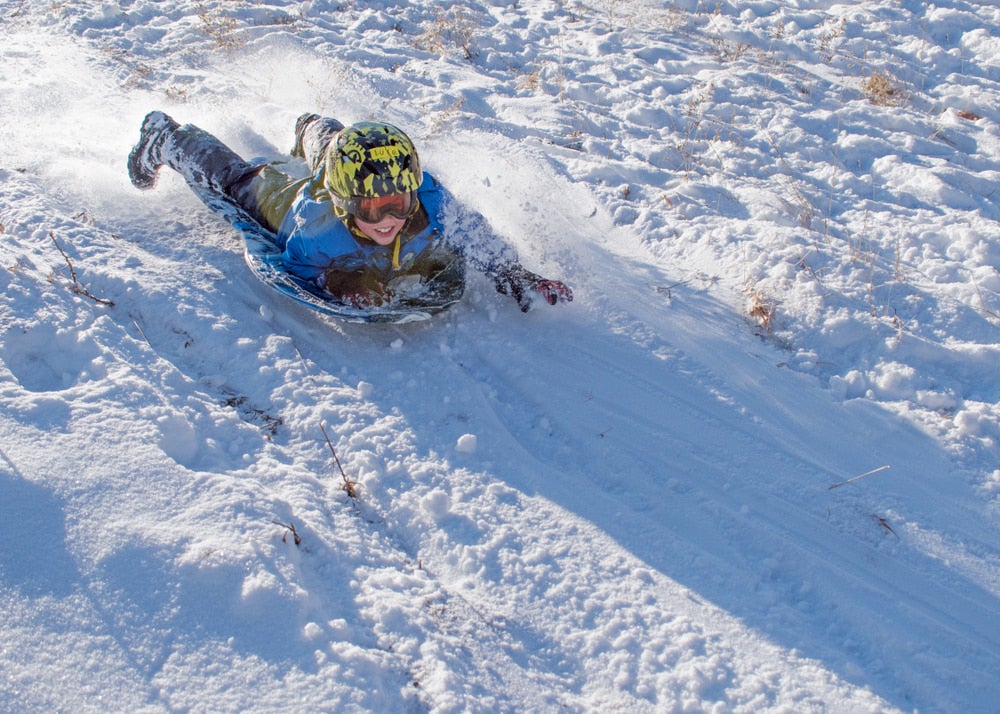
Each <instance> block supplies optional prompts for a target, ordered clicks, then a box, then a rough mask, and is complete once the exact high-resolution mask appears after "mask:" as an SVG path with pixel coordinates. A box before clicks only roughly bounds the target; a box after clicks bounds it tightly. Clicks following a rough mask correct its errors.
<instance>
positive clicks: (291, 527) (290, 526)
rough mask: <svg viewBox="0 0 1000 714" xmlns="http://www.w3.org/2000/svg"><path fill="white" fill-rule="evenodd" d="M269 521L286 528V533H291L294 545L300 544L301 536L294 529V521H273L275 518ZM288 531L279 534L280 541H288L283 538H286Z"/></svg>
mask: <svg viewBox="0 0 1000 714" xmlns="http://www.w3.org/2000/svg"><path fill="white" fill-rule="evenodd" d="M271 523H273V524H274V525H276V526H281V527H282V528H284V529H286V530H287V531H288V533H291V534H292V540H293V541H294V542H295V545H301V544H302V536H300V535H299V532H298V531H297V530H295V524H294V523H282V522H281V521H275V520H272V521H271ZM288 533H285V535H283V536H281V542H282V543H287V542H288V541H287V540H285V539H286V538H288Z"/></svg>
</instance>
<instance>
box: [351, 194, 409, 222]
mask: <svg viewBox="0 0 1000 714" xmlns="http://www.w3.org/2000/svg"><path fill="white" fill-rule="evenodd" d="M419 206H420V201H418V200H417V196H416V193H415V192H413V191H410V192H409V193H393V194H389V195H388V196H372V197H364V198H353V199H351V200H350V201H348V202H347V205H346V206H344V208H345V209H346V210H347V212H348V213H350V214H351V215H353V216H354V217H355V218H357V219H358V220H359V221H363V222H365V223H379V222H381V221H382V220H383V219H385V218H386V217H387V216H392V217H393V218H401V219H405V218H409V217H410V216H412V215H413V214H414V213H415V212H416V210H417V208H418V207H419Z"/></svg>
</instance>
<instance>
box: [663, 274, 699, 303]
mask: <svg viewBox="0 0 1000 714" xmlns="http://www.w3.org/2000/svg"><path fill="white" fill-rule="evenodd" d="M690 282H691V280H690V278H689V279H688V280H682V281H680V282H679V283H674V284H673V285H657V286H656V292H658V293H666V294H667V300H671V299H673V295H672V294H671V293H670V291H671V290H672V289H673V288H679V287H680V286H681V285H687V284H688V283H690Z"/></svg>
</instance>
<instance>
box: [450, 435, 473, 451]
mask: <svg viewBox="0 0 1000 714" xmlns="http://www.w3.org/2000/svg"><path fill="white" fill-rule="evenodd" d="M455 451H458V452H461V453H463V454H473V453H475V452H476V435H475V434H462V435H461V436H460V437H458V442H457V443H456V444H455Z"/></svg>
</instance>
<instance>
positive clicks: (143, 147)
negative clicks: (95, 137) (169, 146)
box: [128, 111, 180, 191]
mask: <svg viewBox="0 0 1000 714" xmlns="http://www.w3.org/2000/svg"><path fill="white" fill-rule="evenodd" d="M179 126H180V125H179V124H178V123H177V122H175V121H174V120H173V119H171V118H170V117H168V116H167V115H166V114H164V113H163V112H159V111H152V112H150V113H149V114H147V115H146V118H145V119H143V121H142V129H141V130H140V132H139V143H137V144H136V145H135V146H134V147H133V148H132V151H131V152H130V153H129V155H128V177H129V178H130V179H131V180H132V185H133V186H135V187H136V188H138V189H141V190H143V191H146V190H148V189H151V188H153V186H154V185H155V184H156V173H157V171H158V170H159V168H160V167H161V166H162V165H163V163H164V162H163V158H162V155H161V154H162V148H163V142H165V141H166V140H167V137H169V136H170V134H171V133H172V132H173V131H174V130H176V129H177V128H178V127H179Z"/></svg>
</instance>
